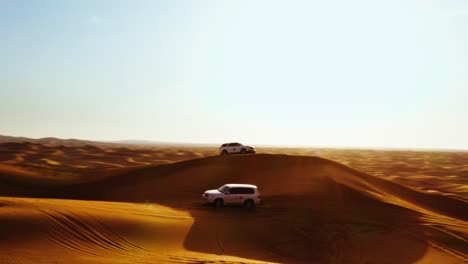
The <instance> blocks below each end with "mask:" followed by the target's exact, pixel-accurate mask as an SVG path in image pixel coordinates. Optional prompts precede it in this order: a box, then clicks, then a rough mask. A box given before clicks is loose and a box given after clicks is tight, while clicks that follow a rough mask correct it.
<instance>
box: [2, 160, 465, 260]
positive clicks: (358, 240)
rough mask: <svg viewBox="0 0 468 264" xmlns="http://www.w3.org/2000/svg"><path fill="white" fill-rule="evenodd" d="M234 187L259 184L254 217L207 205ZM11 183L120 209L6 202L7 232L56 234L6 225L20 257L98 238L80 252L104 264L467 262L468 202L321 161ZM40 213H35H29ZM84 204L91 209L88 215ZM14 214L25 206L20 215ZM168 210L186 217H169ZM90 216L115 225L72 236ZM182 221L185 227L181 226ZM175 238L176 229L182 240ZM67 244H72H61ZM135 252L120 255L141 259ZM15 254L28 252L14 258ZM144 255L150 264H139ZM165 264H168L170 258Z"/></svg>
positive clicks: (192, 166)
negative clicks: (173, 260) (173, 259)
mask: <svg viewBox="0 0 468 264" xmlns="http://www.w3.org/2000/svg"><path fill="white" fill-rule="evenodd" d="M229 182H241V183H251V184H256V185H258V186H259V189H260V192H261V193H262V198H263V201H264V202H263V204H262V205H261V206H259V207H258V208H257V210H256V211H254V212H248V211H246V210H243V209H242V208H236V207H230V208H222V209H220V210H217V209H214V208H211V207H207V206H203V205H202V203H201V202H202V201H201V194H202V192H203V191H204V190H206V189H211V188H217V187H219V186H220V185H222V184H225V183H229ZM2 186H3V187H2V188H3V190H2V189H1V188H0V193H3V191H4V190H6V189H10V190H11V189H14V188H16V189H15V191H16V192H15V193H14V194H9V195H15V196H35V197H53V198H68V199H87V200H102V201H120V202H122V203H111V204H112V206H110V205H109V207H110V208H111V209H110V210H108V209H105V208H104V207H103V205H105V206H108V205H107V202H86V201H82V202H76V201H66V200H60V202H57V203H60V206H58V209H55V211H58V212H59V213H56V212H53V210H54V209H47V208H52V207H53V206H55V205H53V206H52V205H45V204H44V203H46V202H44V201H43V200H37V201H38V203H37V204H38V205H37V206H36V204H33V203H29V205H27V206H26V205H21V206H20V205H19V204H20V203H18V205H11V204H10V203H13V202H15V200H14V199H15V198H8V199H6V200H5V202H3V203H4V206H3V207H0V211H3V212H10V213H6V215H7V216H5V215H2V216H1V219H2V221H10V224H12V223H11V222H15V223H16V222H18V223H19V222H21V221H25V222H26V223H39V222H41V221H45V224H44V225H47V226H49V228H50V232H51V233H47V234H42V233H37V232H36V233H34V232H33V231H32V230H31V231H22V229H21V228H17V226H15V225H14V224H13V228H8V229H5V228H6V227H1V226H0V228H3V229H5V230H14V232H16V233H13V234H11V235H9V236H8V237H7V238H5V239H2V240H0V241H7V242H5V243H4V244H5V245H4V248H5V247H6V248H7V249H8V248H10V249H11V247H12V246H11V245H16V246H14V248H23V247H24V243H32V244H31V246H30V247H29V248H30V249H31V250H37V249H35V247H34V245H38V246H39V244H34V243H35V242H34V241H33V240H34V239H39V240H38V241H41V239H44V236H46V237H49V239H48V240H50V243H55V244H59V245H61V246H60V247H61V248H62V249H60V250H65V249H66V250H68V251H70V252H71V251H73V252H77V251H76V250H74V248H76V247H79V248H80V247H83V245H81V244H80V245H76V244H77V243H78V244H79V243H81V242H79V241H81V240H84V241H88V240H91V241H98V243H94V242H93V243H94V244H92V243H86V246H84V247H83V248H86V250H88V251H90V252H91V253H92V252H100V253H99V254H101V255H98V256H94V257H93V260H95V261H98V260H102V261H105V259H106V258H107V256H109V258H110V256H111V255H112V254H108V255H106V254H104V253H101V251H102V247H101V246H99V245H98V244H100V245H105V247H108V248H114V249H115V248H116V247H117V248H119V247H120V248H125V249H126V250H127V251H128V252H132V250H135V251H138V250H141V248H143V249H146V250H148V251H149V253H148V254H153V255H151V256H152V257H155V256H154V255H156V256H157V257H160V256H162V255H164V254H163V252H167V251H169V252H175V255H176V256H178V257H181V258H182V260H183V258H184V257H186V256H193V257H195V258H198V259H212V258H213V259H218V260H219V259H223V258H226V259H227V258H228V257H226V256H233V257H239V258H242V259H243V260H242V261H246V259H248V260H249V261H253V260H258V261H268V262H283V263H464V262H466V261H467V253H468V252H467V249H468V243H467V237H468V234H467V230H468V224H467V220H468V206H467V203H466V202H465V201H463V200H458V199H452V198H450V197H446V196H441V195H431V194H427V193H420V192H417V191H415V190H413V189H409V188H406V187H403V186H401V185H398V184H396V183H393V182H390V181H387V180H384V179H380V178H377V177H373V176H370V175H367V174H365V173H362V172H359V171H356V170H354V169H350V168H348V167H346V166H344V165H341V164H339V163H336V162H333V161H329V160H325V159H321V158H316V157H302V156H287V155H239V156H215V157H208V158H202V159H195V160H189V161H184V162H179V163H173V164H168V165H160V166H154V167H146V168H142V169H136V170H133V171H130V172H126V173H122V174H119V175H117V176H114V177H108V178H105V179H101V180H98V181H95V182H87V183H81V184H71V185H62V186H56V185H54V184H49V185H47V184H46V185H37V184H35V183H25V182H15V181H14V179H9V181H3V182H2ZM128 202H135V203H139V204H138V205H135V204H129V203H128ZM41 203H42V205H41ZM48 203H51V202H48ZM68 204H69V205H70V206H68ZM76 204H79V206H78V205H76ZM33 205H34V206H36V207H37V208H38V209H35V210H32V209H30V207H32V206H33ZM86 206H88V207H93V209H92V210H91V209H85V207H86ZM80 207H82V208H80ZM7 208H21V210H23V213H21V212H20V211H21V210H19V209H10V211H8V210H9V209H7ZM54 208H57V207H54ZM112 208H114V209H112ZM116 208H117V209H116ZM119 208H120V209H119ZM122 208H123V209H122ZM15 210H17V211H15ZM18 210H19V211H18ZM51 210H52V212H51ZM83 210H84V211H83ZM145 210H153V211H151V213H148V212H146V211H145ZM33 212H34V213H33ZM83 212H84V213H83ZM168 212H171V214H174V215H175V216H177V217H179V218H177V219H183V220H177V221H176V220H174V219H173V218H171V217H169V218H167V217H166V216H167V215H168ZM175 212H177V213H175ZM82 213H83V214H84V215H88V216H89V217H90V218H92V219H98V221H103V222H104V224H105V225H106V226H107V228H106V229H99V230H102V231H100V232H101V233H102V234H104V235H103V236H104V237H101V236H99V238H98V237H95V236H94V232H90V233H86V234H87V236H89V237H87V238H82V237H80V236H78V235H76V234H75V235H73V234H71V233H70V232H68V231H67V230H68V229H66V228H65V229H64V227H67V228H68V227H69V226H73V225H74V226H81V227H83V228H84V229H85V230H87V229H89V230H91V229H90V228H87V227H86V226H89V225H92V224H91V222H92V221H91V220H86V219H87V218H86V217H85V216H84V215H83V214H82ZM154 214H156V215H159V217H158V216H155V215H154ZM8 215H9V217H10V218H8ZM38 215H40V216H38ZM163 216H164V217H163ZM181 217H182V218H181ZM184 217H185V218H184ZM5 219H6V220H5ZM8 219H10V220H8ZM34 219H42V220H41V221H35V220H34ZM57 219H60V220H57ZM82 219H85V220H82ZM19 220H21V221H19ZM82 221H86V222H85V223H82ZM174 221H175V222H174ZM184 221H185V222H184ZM70 222H71V224H70ZM181 222H184V224H181V225H183V226H184V228H186V229H184V228H182V227H180V226H178V223H181ZM3 226H5V225H3ZM6 226H8V222H7V225H6ZM25 226H28V225H27V224H25ZM135 226H142V227H143V228H142V231H135V229H134V228H135ZM32 227H34V225H33V224H31V228H32ZM71 229H73V228H71ZM80 230H81V229H80ZM93 230H94V229H93ZM162 230H165V231H162ZM171 230H174V232H175V233H174V234H173V235H172V234H171V233H170V232H171ZM177 230H179V231H177ZM184 230H185V231H184ZM2 231H4V230H2ZM164 232H168V233H164ZM72 233H73V232H72ZM78 233H83V232H82V231H79V232H78ZM161 233H162V235H161ZM110 234H114V235H113V236H112V235H110ZM62 237H63V238H62ZM61 239H62V240H65V241H68V242H65V243H63V242H60V243H61V244H60V243H58V242H57V241H62V240H61ZM105 241H107V242H105ZM115 241H118V243H116V242H115ZM15 243H16V244H15ZM44 245H46V244H45V243H44ZM149 245H153V247H151V246H149ZM156 245H161V246H160V247H158V246H156ZM163 245H167V247H170V248H171V249H167V248H164V246H163ZM176 245H177V246H176ZM44 247H45V246H44ZM4 250H6V249H2V251H4ZM11 250H12V249H11ZM68 251H66V252H68ZM82 251H83V250H81V251H80V252H79V253H76V254H77V255H76V256H75V257H74V258H76V260H80V259H81V257H82V256H84V255H82V253H81V252H82ZM57 252H59V251H57ZM60 252H62V251H60ZM63 252H65V251H63ZM138 252H140V251H138ZM57 254H59V253H57ZM60 254H62V253H60ZM70 254H71V256H72V255H73V254H74V253H70ZM128 254H129V255H128V257H122V259H125V260H129V259H131V258H132V256H136V255H139V256H144V255H143V254H142V253H141V254H140V253H137V254H134V255H132V254H133V253H132V254H130V253H128ZM191 254H194V255H191ZM10 255H11V256H21V255H23V254H22V253H18V252H17V253H15V252H11V254H10ZM47 255H49V256H51V255H50V254H47ZM172 255H173V253H171V256H172ZM216 255H219V257H220V258H216V257H215V256H216ZM61 256H62V257H64V258H67V257H66V256H63V255H61ZM112 256H113V255H112ZM70 258H71V257H70ZM112 258H114V257H112ZM135 259H138V258H136V257H135ZM147 259H148V258H145V257H142V259H141V261H146V260H147ZM160 259H161V260H160V261H163V260H164V261H165V260H167V256H165V257H160ZM184 261H186V262H187V263H200V262H197V260H190V259H189V260H187V259H185V260H184ZM207 263H209V262H207Z"/></svg>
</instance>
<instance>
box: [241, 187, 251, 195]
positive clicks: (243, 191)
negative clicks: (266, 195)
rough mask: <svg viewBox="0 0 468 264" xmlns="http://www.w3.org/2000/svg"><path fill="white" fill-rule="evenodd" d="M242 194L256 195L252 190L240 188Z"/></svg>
mask: <svg viewBox="0 0 468 264" xmlns="http://www.w3.org/2000/svg"><path fill="white" fill-rule="evenodd" d="M240 189H241V190H240V193H242V194H254V190H253V189H252V188H240Z"/></svg>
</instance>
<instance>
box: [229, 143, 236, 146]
mask: <svg viewBox="0 0 468 264" xmlns="http://www.w3.org/2000/svg"><path fill="white" fill-rule="evenodd" d="M235 145H236V143H230V144H229V145H228V146H230V147H234V146H235Z"/></svg>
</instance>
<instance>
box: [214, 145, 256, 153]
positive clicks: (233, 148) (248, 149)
mask: <svg viewBox="0 0 468 264" xmlns="http://www.w3.org/2000/svg"><path fill="white" fill-rule="evenodd" d="M233 153H242V154H246V153H255V148H254V147H252V146H246V145H242V144H241V143H237V142H234V143H225V144H223V145H221V147H219V154H221V155H226V154H233Z"/></svg>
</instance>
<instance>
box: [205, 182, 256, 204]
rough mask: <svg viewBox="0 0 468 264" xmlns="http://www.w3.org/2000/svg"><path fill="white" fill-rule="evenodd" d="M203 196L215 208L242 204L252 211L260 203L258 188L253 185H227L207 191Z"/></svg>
mask: <svg viewBox="0 0 468 264" xmlns="http://www.w3.org/2000/svg"><path fill="white" fill-rule="evenodd" d="M202 196H203V198H205V201H206V202H207V203H210V204H214V206H215V207H222V206H223V205H225V204H241V205H244V206H245V207H247V208H249V209H251V208H254V207H255V205H256V204H258V203H260V193H259V192H258V190H257V186H255V185H251V184H225V185H223V186H221V187H220V188H219V189H215V190H208V191H205V193H203V195H202Z"/></svg>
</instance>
